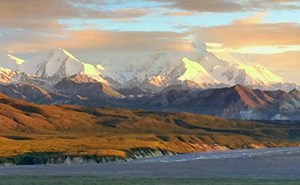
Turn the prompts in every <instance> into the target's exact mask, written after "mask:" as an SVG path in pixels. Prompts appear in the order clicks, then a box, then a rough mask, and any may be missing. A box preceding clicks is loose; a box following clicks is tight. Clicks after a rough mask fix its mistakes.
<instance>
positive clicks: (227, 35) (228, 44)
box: [193, 22, 300, 49]
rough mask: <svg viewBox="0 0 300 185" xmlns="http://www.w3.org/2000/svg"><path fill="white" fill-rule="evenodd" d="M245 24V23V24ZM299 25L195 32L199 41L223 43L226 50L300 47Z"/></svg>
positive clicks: (224, 27)
mask: <svg viewBox="0 0 300 185" xmlns="http://www.w3.org/2000/svg"><path fill="white" fill-rule="evenodd" d="M244 23H245V22H244ZM299 30H300V25H299V24H297V23H264V24H253V22H252V23H251V24H237V23H234V24H231V25H222V26H214V27H200V28H196V29H194V30H193V33H194V34H195V36H196V38H198V40H201V39H202V40H204V41H205V42H213V43H214V42H215V43H222V44H223V46H224V47H225V48H234V49H238V48H244V47H250V46H271V45H276V46H278V45H299V43H300V37H299Z"/></svg>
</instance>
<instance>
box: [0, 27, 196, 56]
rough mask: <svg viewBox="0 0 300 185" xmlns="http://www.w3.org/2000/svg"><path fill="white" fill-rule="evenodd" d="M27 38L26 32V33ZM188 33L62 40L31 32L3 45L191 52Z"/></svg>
mask: <svg viewBox="0 0 300 185" xmlns="http://www.w3.org/2000/svg"><path fill="white" fill-rule="evenodd" d="M22 35H24V33H22ZM185 36H186V35H185V33H176V32H138V31H128V32H125V31H123V32H119V31H105V30H77V31H68V32H65V33H64V34H63V35H59V36H58V37H53V36H52V37H51V36H49V37H47V36H46V37H45V36H44V35H40V36H38V35H34V34H30V33H27V36H26V38H21V37H20V36H19V37H17V39H18V41H17V42H16V41H11V42H10V41H9V39H7V42H3V43H1V45H2V46H1V48H3V49H4V50H9V49H11V48H13V49H14V51H15V52H16V53H18V52H25V53H26V52H28V51H43V50H50V49H53V48H57V47H62V48H66V49H84V50H88V49H95V48H97V49H98V50H99V51H111V50H113V51H114V52H126V51H182V52H185V51H189V50H192V49H193V48H192V46H191V45H190V43H189V40H187V39H186V38H185Z"/></svg>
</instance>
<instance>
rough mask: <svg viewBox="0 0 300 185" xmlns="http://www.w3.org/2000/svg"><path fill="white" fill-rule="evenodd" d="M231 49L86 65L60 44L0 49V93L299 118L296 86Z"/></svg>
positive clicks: (99, 104) (50, 101)
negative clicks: (21, 52)
mask: <svg viewBox="0 0 300 185" xmlns="http://www.w3.org/2000/svg"><path fill="white" fill-rule="evenodd" d="M241 58H242V56H239V55H237V54H235V55H233V54H232V55H230V54H227V55H225V54H222V55H221V54H220V53H211V52H208V51H207V50H206V49H205V47H203V48H201V49H199V50H198V52H196V53H194V54H191V56H189V57H187V56H184V54H182V53H155V54H152V55H147V56H131V57H127V58H126V57H125V58H122V60H118V63H117V62H116V61H114V60H112V61H100V62H101V63H102V65H100V64H98V65H92V64H88V63H84V62H81V61H79V60H78V59H76V58H75V57H74V56H73V55H72V54H70V53H69V52H67V51H66V50H64V49H60V48H59V49H55V50H53V51H50V52H46V53H44V54H41V55H37V56H34V57H32V58H31V59H28V60H22V59H19V58H17V57H15V56H12V55H8V54H2V55H1V56H0V61H1V62H0V92H2V93H4V94H5V95H7V96H9V97H12V98H17V99H23V100H26V101H30V102H35V103H39V104H61V105H62V104H76V105H85V106H94V107H102V106H111V107H125V108H139V109H148V110H162V111H176V112H181V111H187V112H193V113H200V114H209V115H215V116H220V117H224V118H229V119H252V120H299V119H300V114H299V113H300V92H299V91H298V89H299V86H298V85H297V84H295V83H291V82H289V81H288V80H286V79H284V78H282V77H280V76H278V75H276V74H274V73H273V72H271V71H270V70H268V69H267V68H265V67H263V66H259V65H249V64H245V63H242V62H239V61H242V60H240V59H241Z"/></svg>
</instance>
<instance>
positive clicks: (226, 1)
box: [152, 0, 300, 12]
mask: <svg viewBox="0 0 300 185" xmlns="http://www.w3.org/2000/svg"><path fill="white" fill-rule="evenodd" d="M152 1H157V2H165V3H168V4H167V5H165V7H169V8H173V9H181V10H186V11H195V12H240V11H251V10H259V11H262V10H266V9H268V10H274V9H279V10H284V9H288V10H291V9H300V3H299V1H298V0H264V1H261V0H236V1H230V0H207V1H199V0H152Z"/></svg>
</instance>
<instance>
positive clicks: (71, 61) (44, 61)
mask: <svg viewBox="0 0 300 185" xmlns="http://www.w3.org/2000/svg"><path fill="white" fill-rule="evenodd" d="M19 69H20V72H22V73H25V74H29V75H33V76H36V77H41V78H57V79H63V78H66V77H70V76H72V75H75V74H79V73H80V74H83V75H87V76H89V77H91V78H93V79H95V80H97V81H99V82H101V83H105V84H108V82H107V81H106V80H104V79H103V78H102V77H101V73H100V71H99V70H97V68H96V67H94V66H93V65H91V64H88V63H84V62H81V61H79V60H78V59H77V58H75V57H74V56H73V55H72V54H71V53H69V52H68V51H66V50H64V49H61V48H59V49H55V50H52V51H50V52H47V53H44V54H41V55H38V56H36V57H33V58H31V59H29V60H26V61H25V62H24V63H23V64H21V66H20V68H19Z"/></svg>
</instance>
